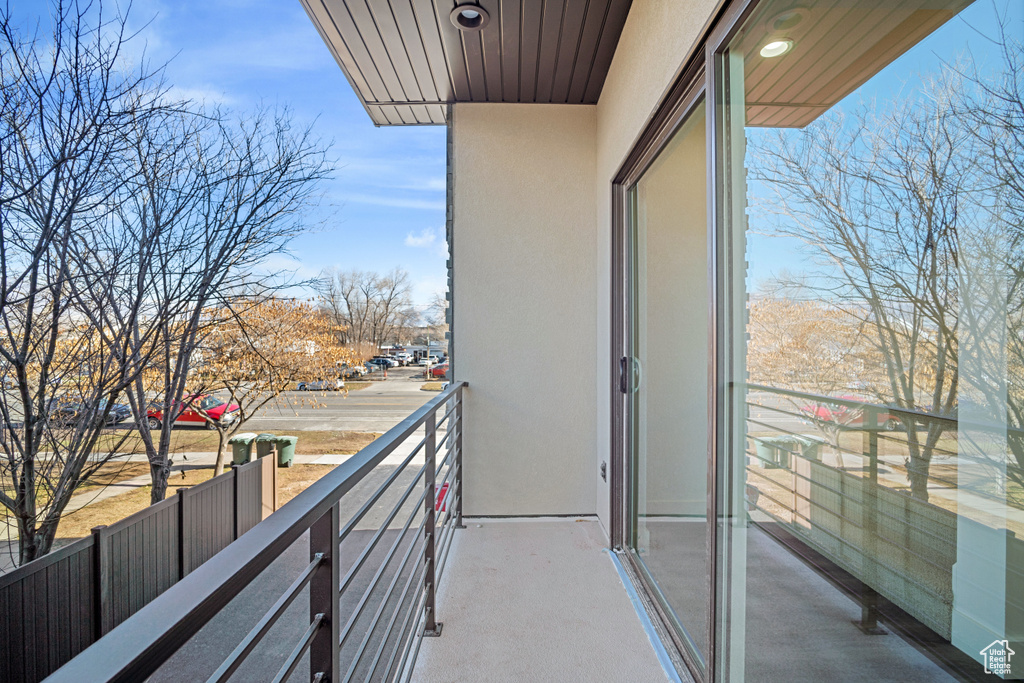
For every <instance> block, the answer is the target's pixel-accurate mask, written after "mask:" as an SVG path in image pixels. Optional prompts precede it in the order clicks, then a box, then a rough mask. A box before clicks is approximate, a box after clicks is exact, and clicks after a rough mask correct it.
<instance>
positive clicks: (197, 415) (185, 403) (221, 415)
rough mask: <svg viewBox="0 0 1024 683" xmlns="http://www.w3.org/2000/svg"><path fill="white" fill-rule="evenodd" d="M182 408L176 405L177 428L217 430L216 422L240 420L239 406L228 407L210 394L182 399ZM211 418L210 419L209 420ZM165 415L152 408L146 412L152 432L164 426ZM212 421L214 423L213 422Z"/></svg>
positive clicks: (234, 404) (223, 422) (191, 395)
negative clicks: (186, 426)
mask: <svg viewBox="0 0 1024 683" xmlns="http://www.w3.org/2000/svg"><path fill="white" fill-rule="evenodd" d="M181 404H182V408H181V409H180V410H179V409H178V404H174V408H175V410H174V412H177V413H178V417H177V419H176V420H175V421H174V424H175V426H179V425H191V426H195V427H206V428H207V429H216V428H217V425H215V424H214V422H219V423H221V424H230V423H232V422H234V421H235V420H236V419H238V412H237V411H238V404H237V403H232V404H231V405H228V404H227V403H225V402H224V401H222V400H220V399H219V398H217V397H215V396H211V395H210V394H189V395H187V396H183V397H182V399H181ZM207 418H209V419H207ZM163 419H164V413H163V411H162V410H159V409H156V408H150V409H149V410H147V411H146V420H147V422H148V423H149V428H150V429H152V430H154V431H155V430H157V429H160V425H161V424H163ZM211 420H212V422H211Z"/></svg>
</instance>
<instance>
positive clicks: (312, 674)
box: [309, 503, 341, 683]
mask: <svg viewBox="0 0 1024 683" xmlns="http://www.w3.org/2000/svg"><path fill="white" fill-rule="evenodd" d="M340 517H341V503H335V504H334V505H332V506H331V509H330V510H328V511H327V512H326V513H324V515H323V516H322V517H320V519H318V520H317V521H315V522H313V525H312V526H311V527H310V528H309V560H310V562H312V561H313V560H315V559H316V556H317V555H318V554H322V555H323V560H322V561H321V563H320V565H319V566H318V567H317V568H316V571H315V572H314V573H313V577H312V578H311V579H310V581H309V620H310V622H312V621H313V620H314V619H316V618H317V615H320V614H322V615H324V620H323V621H322V622H321V625H320V628H319V630H318V631H317V633H316V635H315V636H314V637H313V642H312V643H310V647H309V678H310V680H311V681H312V680H320V681H330V683H335V681H337V680H338V678H339V676H340V673H341V671H340V668H341V650H340V642H339V641H340V640H341V619H340V618H339V617H340V615H339V614H338V613H339V612H340V611H341V595H340V594H339V589H340V586H341V563H340V558H339V557H338V556H339V555H340V554H341V553H340V552H339V540H338V537H339V536H340V534H341V519H340ZM318 677H319V678H318Z"/></svg>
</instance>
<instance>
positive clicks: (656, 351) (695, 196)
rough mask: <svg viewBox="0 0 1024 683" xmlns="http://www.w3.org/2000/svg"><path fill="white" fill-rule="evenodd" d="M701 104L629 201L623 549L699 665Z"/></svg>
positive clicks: (703, 627) (704, 449)
mask: <svg viewBox="0 0 1024 683" xmlns="http://www.w3.org/2000/svg"><path fill="white" fill-rule="evenodd" d="M705 140H706V137H705V117H704V104H703V102H701V103H700V104H698V105H697V106H696V108H695V110H694V112H693V113H692V114H691V115H690V117H689V118H688V119H687V121H686V122H685V123H684V124H683V125H682V127H681V128H680V129H679V130H678V132H676V133H675V134H674V136H673V138H672V139H671V140H670V141H669V143H668V144H667V146H666V148H665V149H664V150H663V151H662V152H661V153H660V154H659V155H658V157H657V158H656V159H655V161H654V162H653V164H652V165H651V167H650V168H649V169H647V170H646V171H645V172H644V174H643V176H641V178H640V180H639V182H637V184H636V185H635V186H634V187H633V188H631V190H630V193H629V202H630V214H631V220H630V226H629V230H630V232H629V238H630V252H631V253H630V269H629V270H630V273H629V276H630V290H631V300H630V323H631V325H630V327H631V329H630V335H629V336H630V339H629V340H628V342H629V348H630V353H631V358H630V363H631V365H632V367H630V368H628V373H629V375H630V376H631V379H630V387H629V388H630V397H629V413H630V415H629V420H628V424H629V429H630V450H631V454H630V455H631V463H632V467H631V472H632V481H631V482H630V483H631V489H632V496H631V512H632V525H633V528H632V544H631V545H632V549H633V551H634V552H635V553H636V557H637V559H638V560H639V564H640V565H641V568H642V570H643V571H644V573H646V575H647V576H646V578H647V580H648V582H649V584H650V587H651V588H652V592H653V593H654V594H655V595H656V596H657V597H658V598H659V599H660V601H661V603H662V608H663V610H664V611H665V612H666V613H667V614H668V615H669V617H670V619H671V620H673V621H675V622H676V623H675V626H676V629H677V631H678V634H679V636H680V639H681V640H682V641H683V642H684V643H686V645H687V648H688V649H689V650H691V652H690V653H689V654H690V655H691V659H693V660H695V661H696V663H697V664H698V666H703V661H704V657H705V656H706V654H707V643H708V638H707V632H708V626H707V623H708V587H709V561H708V543H707V538H708V533H707V485H708V476H707V475H708V467H707V462H708V264H707V259H708V256H707V255H708V241H707V183H706V177H707V167H706V142H705Z"/></svg>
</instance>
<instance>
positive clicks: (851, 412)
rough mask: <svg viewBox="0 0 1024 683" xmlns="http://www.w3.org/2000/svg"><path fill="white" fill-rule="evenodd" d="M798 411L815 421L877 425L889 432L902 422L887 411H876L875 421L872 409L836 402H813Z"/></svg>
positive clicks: (848, 399) (851, 424)
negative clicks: (867, 409)
mask: <svg viewBox="0 0 1024 683" xmlns="http://www.w3.org/2000/svg"><path fill="white" fill-rule="evenodd" d="M839 398H841V399H843V400H844V401H857V402H859V403H866V402H867V401H866V400H865V399H863V398H860V397H858V396H840V397H839ZM800 412H802V413H803V414H804V415H806V416H807V417H808V418H810V419H812V420H815V421H817V422H833V423H835V424H837V425H842V426H843V427H851V428H854V429H858V428H860V429H863V428H864V427H874V426H876V425H877V426H880V427H881V428H882V429H884V430H885V431H889V432H891V431H894V430H896V429H899V427H900V425H902V424H903V423H902V421H900V419H899V418H898V417H896V416H895V415H892V414H890V413H887V412H878V413H876V414H877V422H876V421H875V419H876V418H875V414H872V411H866V410H864V409H863V408H854V407H853V406H847V405H842V404H838V403H815V404H811V405H805V406H802V407H801V408H800Z"/></svg>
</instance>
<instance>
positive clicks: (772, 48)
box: [761, 39, 793, 59]
mask: <svg viewBox="0 0 1024 683" xmlns="http://www.w3.org/2000/svg"><path fill="white" fill-rule="evenodd" d="M792 49H793V41H792V40H789V39H785V40H773V41H772V42H770V43H768V44H767V45H765V46H764V47H762V48H761V56H762V57H764V58H765V59H769V58H771V57H781V56H782V55H784V54H786V53H787V52H789V51H790V50H792Z"/></svg>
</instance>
